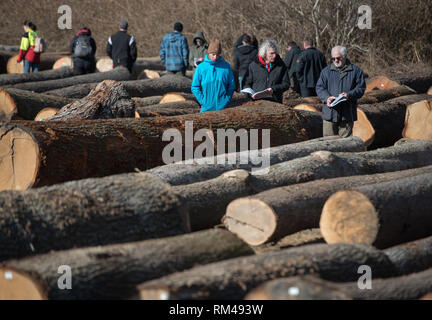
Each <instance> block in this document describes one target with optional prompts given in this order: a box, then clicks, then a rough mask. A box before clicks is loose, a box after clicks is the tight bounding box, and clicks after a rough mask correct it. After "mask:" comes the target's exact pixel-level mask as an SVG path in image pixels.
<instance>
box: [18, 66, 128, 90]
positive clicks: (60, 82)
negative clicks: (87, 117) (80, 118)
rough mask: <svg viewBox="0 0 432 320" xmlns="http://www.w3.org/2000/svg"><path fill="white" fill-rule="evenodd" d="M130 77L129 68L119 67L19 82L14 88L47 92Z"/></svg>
mask: <svg viewBox="0 0 432 320" xmlns="http://www.w3.org/2000/svg"><path fill="white" fill-rule="evenodd" d="M129 79H131V74H130V73H129V70H128V69H126V68H124V67H117V68H115V69H114V70H112V71H108V72H97V73H89V74H83V75H79V76H74V77H69V78H63V79H55V80H46V81H37V82H36V81H33V82H25V83H19V84H15V85H14V86H13V88H16V89H22V90H29V91H34V92H45V91H51V90H54V89H60V88H65V87H69V86H74V85H77V84H88V83H94V82H101V81H103V80H116V81H122V80H129ZM87 94H88V93H87ZM87 94H86V95H87Z"/></svg>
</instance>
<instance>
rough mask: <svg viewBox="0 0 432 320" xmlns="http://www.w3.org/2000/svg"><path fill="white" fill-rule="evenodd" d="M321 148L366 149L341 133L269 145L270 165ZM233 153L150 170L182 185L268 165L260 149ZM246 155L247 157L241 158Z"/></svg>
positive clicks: (356, 140) (356, 139) (347, 150)
mask: <svg viewBox="0 0 432 320" xmlns="http://www.w3.org/2000/svg"><path fill="white" fill-rule="evenodd" d="M319 150H328V151H346V152H359V151H365V147H364V144H363V142H362V141H361V140H360V139H358V138H356V137H352V138H345V139H342V138H340V137H338V136H331V137H322V138H316V139H312V140H307V141H303V142H298V143H292V144H288V145H282V146H278V147H274V148H270V150H269V151H268V153H269V155H268V157H269V158H268V160H269V161H268V164H267V165H275V164H277V163H280V162H284V161H289V160H292V159H296V158H300V157H305V156H308V155H309V154H311V153H312V152H315V151H319ZM230 156H231V155H228V154H220V155H216V156H215V157H205V158H201V159H194V160H193V162H192V163H185V162H184V161H183V162H176V163H172V164H167V165H164V166H160V167H157V168H153V169H150V170H148V173H151V174H152V175H154V176H156V177H158V178H159V179H161V180H163V181H165V182H168V183H169V184H171V185H182V184H191V183H196V182H200V181H204V180H208V179H213V178H216V177H218V176H220V175H221V174H223V173H224V172H227V171H230V170H235V169H244V170H248V171H250V170H253V171H254V170H257V169H260V168H264V167H265V165H266V163H265V161H266V159H265V156H266V154H265V153H263V150H260V152H259V153H258V154H257V153H255V152H248V151H244V152H237V153H236V154H235V157H234V159H233V160H231V158H230ZM243 156H244V157H245V158H246V160H242V158H243Z"/></svg>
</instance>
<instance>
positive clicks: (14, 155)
mask: <svg viewBox="0 0 432 320" xmlns="http://www.w3.org/2000/svg"><path fill="white" fill-rule="evenodd" d="M16 168H21V169H20V170H16ZM38 170H39V148H38V146H37V143H36V141H35V140H34V139H33V137H32V136H31V135H30V134H29V133H27V132H26V131H24V130H23V129H20V128H13V129H12V130H9V131H5V132H4V131H2V129H0V191H1V190H26V189H29V188H31V186H32V185H33V183H34V182H35V180H36V176H37V172H38Z"/></svg>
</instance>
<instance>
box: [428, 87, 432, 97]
mask: <svg viewBox="0 0 432 320" xmlns="http://www.w3.org/2000/svg"><path fill="white" fill-rule="evenodd" d="M427 94H428V95H429V96H432V86H431V87H430V88H429V90H428V91H427Z"/></svg>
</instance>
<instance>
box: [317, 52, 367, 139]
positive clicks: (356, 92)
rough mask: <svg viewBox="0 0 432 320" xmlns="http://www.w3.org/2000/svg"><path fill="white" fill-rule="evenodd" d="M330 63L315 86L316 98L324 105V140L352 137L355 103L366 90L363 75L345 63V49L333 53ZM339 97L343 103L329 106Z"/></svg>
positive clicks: (354, 67)
mask: <svg viewBox="0 0 432 320" xmlns="http://www.w3.org/2000/svg"><path fill="white" fill-rule="evenodd" d="M332 61H333V63H332V64H331V65H330V66H327V67H326V68H325V69H324V70H323V71H322V72H321V75H320V77H319V79H318V83H317V85H316V91H317V93H318V96H319V97H320V98H321V100H322V101H323V103H324V105H323V109H322V118H323V136H334V135H340V136H341V137H349V136H351V135H352V131H353V127H354V121H356V120H357V100H358V99H360V98H361V97H362V96H363V94H364V92H365V90H366V83H365V80H364V76H363V71H362V70H361V69H360V68H359V67H357V66H356V65H354V64H352V63H351V62H350V61H349V59H347V50H346V48H345V47H342V46H336V47H334V48H333V49H332ZM339 96H343V97H344V98H345V99H347V100H346V101H342V102H340V103H338V104H336V105H335V106H332V105H331V104H332V102H333V101H334V100H335V99H336V98H337V97H339Z"/></svg>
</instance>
